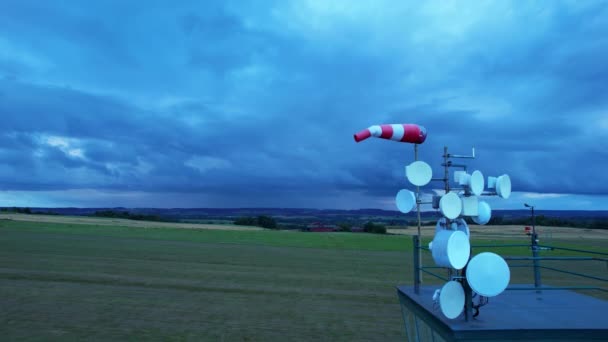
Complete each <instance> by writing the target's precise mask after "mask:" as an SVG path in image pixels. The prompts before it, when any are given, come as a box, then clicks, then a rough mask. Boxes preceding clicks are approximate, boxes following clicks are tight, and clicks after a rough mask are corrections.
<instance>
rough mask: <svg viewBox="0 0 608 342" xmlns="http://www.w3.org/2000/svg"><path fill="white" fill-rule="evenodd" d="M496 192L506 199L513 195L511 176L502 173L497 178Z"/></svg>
mask: <svg viewBox="0 0 608 342" xmlns="http://www.w3.org/2000/svg"><path fill="white" fill-rule="evenodd" d="M496 194H497V195H498V196H500V197H502V198H504V199H507V198H509V196H511V177H509V175H502V176H499V177H498V178H497V179H496Z"/></svg>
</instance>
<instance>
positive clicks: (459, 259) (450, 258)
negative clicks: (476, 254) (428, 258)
mask: <svg viewBox="0 0 608 342" xmlns="http://www.w3.org/2000/svg"><path fill="white" fill-rule="evenodd" d="M432 255H433V260H435V263H436V264H437V266H441V267H451V268H454V269H457V270H460V269H462V268H464V266H465V265H466V264H467V261H469V256H471V244H470V243H469V237H468V236H467V234H466V233H465V232H462V231H454V230H440V231H438V232H437V233H435V237H434V238H433V249H432Z"/></svg>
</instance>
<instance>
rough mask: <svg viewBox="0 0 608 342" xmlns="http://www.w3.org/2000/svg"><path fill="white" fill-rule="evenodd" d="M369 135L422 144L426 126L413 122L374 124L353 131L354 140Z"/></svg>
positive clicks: (360, 139)
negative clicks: (359, 130)
mask: <svg viewBox="0 0 608 342" xmlns="http://www.w3.org/2000/svg"><path fill="white" fill-rule="evenodd" d="M371 136H374V137H377V138H382V139H390V140H395V141H399V142H407V143H412V144H422V143H423V142H424V140H426V128H424V127H422V126H419V125H414V124H392V125H374V126H371V127H370V128H367V129H364V130H362V131H361V132H359V133H355V141H356V142H360V141H363V140H365V139H367V138H369V137H371Z"/></svg>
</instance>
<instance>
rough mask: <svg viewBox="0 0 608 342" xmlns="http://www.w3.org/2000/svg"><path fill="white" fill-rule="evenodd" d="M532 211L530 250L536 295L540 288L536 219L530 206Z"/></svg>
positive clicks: (532, 207)
mask: <svg viewBox="0 0 608 342" xmlns="http://www.w3.org/2000/svg"><path fill="white" fill-rule="evenodd" d="M530 209H532V235H531V238H530V239H531V248H532V257H533V258H534V261H533V263H534V288H536V293H540V288H541V286H542V284H541V280H540V260H539V258H538V250H539V248H538V235H537V234H536V217H535V216H534V206H530Z"/></svg>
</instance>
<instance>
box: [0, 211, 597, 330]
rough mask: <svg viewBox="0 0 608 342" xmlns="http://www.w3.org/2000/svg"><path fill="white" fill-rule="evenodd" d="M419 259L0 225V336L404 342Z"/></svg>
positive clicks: (347, 245) (182, 236)
mask: <svg viewBox="0 0 608 342" xmlns="http://www.w3.org/2000/svg"><path fill="white" fill-rule="evenodd" d="M476 242H481V243H488V242H489V241H487V240H483V241H476ZM501 242H502V243H505V241H501ZM511 242H516V243H522V242H525V240H524V239H522V240H521V241H511ZM566 242H567V241H564V243H566ZM568 246H571V247H580V246H577V245H576V244H573V243H569V244H568ZM605 247H606V246H605V245H601V244H600V245H598V246H597V247H596V248H598V249H600V250H606V249H605ZM501 252H502V253H505V254H507V255H516V254H526V253H527V251H526V250H525V249H512V250H508V249H504V250H502V251H501ZM411 254H412V248H411V238H410V237H407V236H390V235H388V236H378V235H368V234H350V233H327V234H314V233H301V232H284V231H225V230H202V229H198V230H194V229H171V228H137V227H112V226H107V225H106V226H96V225H84V224H67V223H66V224H62V223H37V222H22V221H12V220H0V331H2V337H3V340H24V339H25V340H62V341H63V340H81V339H92V340H110V339H111V340H116V339H121V340H124V339H128V340H149V339H163V340H165V339H168V340H186V339H191V340H214V341H215V340H218V341H222V340H226V341H235V340H236V341H254V340H290V341H291V340H349V341H351V340H383V341H387V340H395V341H396V340H404V339H405V334H404V331H403V327H402V320H401V312H400V308H399V305H398V301H397V296H396V290H395V286H396V285H400V284H407V283H411V279H412V258H411ZM526 255H527V254H526ZM424 263H425V264H426V265H430V264H432V261H431V260H430V258H429V256H428V255H426V256H425V258H424ZM577 269H578V270H580V269H581V268H580V266H578V268H577ZM529 272H530V271H529V270H525V269H514V270H513V280H514V281H515V282H520V281H528V282H529V280H530V274H529ZM598 272H599V273H598V274H600V275H603V276H605V269H600V270H599V271H598ZM602 272H603V273H602ZM545 278H546V279H548V281H552V282H554V283H559V284H568V281H566V280H563V277H562V276H561V275H559V274H557V275H551V274H546V275H545V274H543V279H545ZM425 282H426V283H432V282H434V283H439V281H435V280H433V279H432V278H425Z"/></svg>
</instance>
